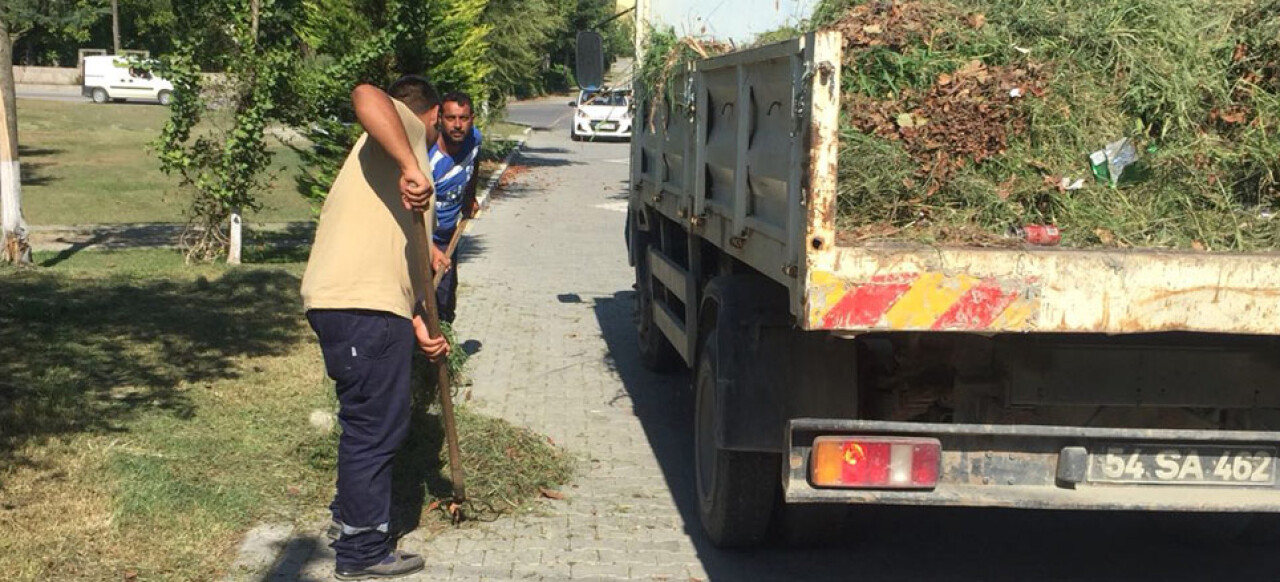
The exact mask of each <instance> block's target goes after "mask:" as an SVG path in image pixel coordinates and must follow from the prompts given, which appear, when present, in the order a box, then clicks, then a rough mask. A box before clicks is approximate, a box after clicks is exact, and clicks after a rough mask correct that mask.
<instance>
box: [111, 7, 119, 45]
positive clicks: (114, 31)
mask: <svg viewBox="0 0 1280 582" xmlns="http://www.w3.org/2000/svg"><path fill="white" fill-rule="evenodd" d="M111 41H112V43H113V44H114V45H115V52H112V53H111V54H113V55H118V54H120V0H111Z"/></svg>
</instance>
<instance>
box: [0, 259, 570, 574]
mask: <svg viewBox="0 0 1280 582" xmlns="http://www.w3.org/2000/svg"><path fill="white" fill-rule="evenodd" d="M277 258H283V260H285V261H287V260H288V258H287V256H281V257H277ZM35 262H36V263H37V264H50V265H53V266H50V267H44V268H33V269H13V268H8V267H0V572H4V573H5V575H4V579H5V580H133V579H137V580H216V579H219V578H220V577H221V575H222V574H223V573H225V572H226V569H227V567H228V566H229V565H230V563H231V562H232V560H233V559H234V557H235V549H236V547H237V545H238V544H239V542H240V538H241V536H242V535H243V534H244V532H245V531H247V530H248V529H249V528H251V527H253V526H254V525H256V524H258V523H263V522H272V523H280V522H285V523H289V522H299V523H305V524H308V525H314V524H316V523H319V522H320V521H321V520H322V519H323V518H324V517H323V516H324V508H325V507H326V506H327V504H328V500H329V498H330V496H331V495H332V487H333V483H334V477H335V475H334V470H335V469H334V462H335V457H336V439H337V435H336V433H331V432H324V431H322V430H318V429H317V428H315V427H313V426H312V424H311V422H310V418H311V417H312V415H313V414H314V413H315V412H316V411H320V412H322V413H323V412H327V411H332V410H334V408H335V400H334V397H333V395H332V393H333V388H332V384H331V382H330V381H329V380H328V379H327V378H326V377H325V373H324V366H323V363H322V360H321V357H320V350H319V348H318V346H317V345H316V341H315V336H314V334H313V333H312V332H311V330H310V329H309V328H308V326H307V324H306V321H305V319H304V318H303V316H302V306H301V301H300V299H299V296H298V286H299V279H300V277H301V273H302V270H303V266H304V265H303V264H302V263H298V262H281V263H277V264H273V265H269V266H245V267H234V268H233V267H228V266H226V265H217V264H215V265H193V266H188V265H184V263H183V260H182V255H181V254H180V253H178V252H176V251H166V250H137V251H120V252H98V251H84V252H79V253H74V254H70V255H61V256H59V255H55V254H53V253H37V254H36V257H35ZM423 372H425V369H420V370H419V378H420V381H419V382H417V383H416V384H415V386H416V389H415V402H414V407H413V414H412V428H411V430H410V436H409V439H408V441H407V442H406V445H405V449H404V450H403V451H402V454H401V457H400V459H401V461H400V462H398V463H397V467H396V473H395V476H394V478H395V480H396V485H395V487H396V492H397V499H396V511H397V514H396V515H397V517H396V522H397V523H401V524H406V525H408V526H414V525H417V526H418V527H420V528H425V530H426V531H428V532H430V531H433V530H435V529H437V528H443V527H448V525H447V522H446V521H444V520H443V519H442V518H441V516H439V515H438V514H437V513H434V512H431V511H429V510H428V509H426V508H428V507H430V504H431V502H432V501H433V500H436V499H441V498H447V497H448V496H449V495H450V488H449V483H448V480H447V475H448V469H447V467H446V466H445V462H444V461H443V460H442V458H441V457H442V456H444V455H443V447H442V446H441V442H442V436H441V435H442V431H441V424H440V422H439V417H438V415H436V414H435V413H434V412H431V409H430V408H429V407H430V405H431V403H432V402H434V401H435V394H434V391H433V390H432V389H431V388H430V385H429V384H427V383H426V381H425V378H426V375H425V374H424V373H423ZM460 400H461V399H460ZM458 425H459V431H460V432H461V434H462V444H463V461H464V468H465V469H466V470H467V485H468V491H469V493H470V498H471V499H473V500H476V502H477V506H476V507H475V508H472V509H471V510H469V514H470V515H471V517H473V518H493V517H496V516H495V515H493V513H492V511H494V510H496V511H498V512H508V511H513V510H516V509H518V505H519V504H521V503H523V502H524V501H526V500H528V499H530V498H532V497H534V496H536V495H538V490H539V488H542V487H548V488H555V487H557V486H558V485H559V484H561V483H563V482H564V481H565V480H566V479H568V477H569V471H570V460H569V459H568V458H567V457H566V456H564V455H563V454H562V453H560V452H558V451H556V450H555V449H553V448H552V447H550V446H549V445H548V444H547V440H546V439H545V437H542V436H540V435H535V434H531V433H529V432H528V431H525V430H522V429H518V428H516V427H513V426H511V425H509V424H507V423H505V422H502V421H499V420H495V419H490V418H485V417H483V416H480V415H478V414H475V413H473V412H470V411H468V410H467V409H466V407H465V406H460V407H459V420H458ZM509 502H514V503H516V504H517V506H514V507H513V506H511V505H508V503H509ZM486 512H488V513H486Z"/></svg>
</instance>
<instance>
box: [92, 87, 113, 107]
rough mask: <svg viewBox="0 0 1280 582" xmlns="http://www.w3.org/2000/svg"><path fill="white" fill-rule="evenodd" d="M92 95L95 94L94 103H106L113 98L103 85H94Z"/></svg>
mask: <svg viewBox="0 0 1280 582" xmlns="http://www.w3.org/2000/svg"><path fill="white" fill-rule="evenodd" d="M90 95H92V96H93V102H94V103H106V102H107V101H110V100H111V96H110V95H107V90H106V89H103V88H102V87H94V88H93V92H92V93H90Z"/></svg>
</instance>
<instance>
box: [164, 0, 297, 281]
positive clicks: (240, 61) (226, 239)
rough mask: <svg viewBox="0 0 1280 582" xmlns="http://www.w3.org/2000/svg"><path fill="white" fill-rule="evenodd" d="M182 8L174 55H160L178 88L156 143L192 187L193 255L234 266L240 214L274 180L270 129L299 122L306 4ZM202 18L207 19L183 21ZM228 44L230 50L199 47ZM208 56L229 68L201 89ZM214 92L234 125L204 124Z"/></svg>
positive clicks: (199, 2)
mask: <svg viewBox="0 0 1280 582" xmlns="http://www.w3.org/2000/svg"><path fill="white" fill-rule="evenodd" d="M175 12H176V13H177V15H178V16H179V20H180V21H185V22H187V24H185V25H184V26H183V30H182V34H181V35H179V36H178V37H177V38H176V39H175V51H174V52H173V53H172V54H171V55H168V56H166V57H165V58H164V59H163V61H162V62H163V65H162V67H163V71H162V72H163V73H164V75H165V76H166V77H167V78H168V79H169V80H170V81H172V82H173V84H174V89H175V91H174V101H173V105H172V114H171V115H170V118H169V121H168V122H167V123H166V124H165V127H164V130H163V132H162V134H161V137H160V139H159V140H158V141H157V146H158V150H159V156H160V162H161V168H162V169H163V170H164V171H165V172H166V173H170V174H176V175H178V176H179V178H180V182H181V184H182V185H183V186H185V187H187V188H188V189H189V190H190V191H191V193H192V204H191V220H192V224H191V227H192V228H190V229H188V233H189V236H188V237H187V239H186V241H184V242H185V245H186V248H187V258H188V260H195V261H209V260H213V259H215V258H217V257H219V256H223V255H226V256H227V261H228V262H229V263H233V264H234V263H238V262H239V260H240V256H239V254H240V248H239V221H240V214H241V213H242V212H243V211H245V210H256V209H258V208H259V207H260V204H259V202H258V200H257V195H258V194H259V193H260V192H261V191H262V190H263V189H264V188H266V187H267V186H269V185H270V182H271V179H272V177H271V176H269V175H268V174H267V168H268V166H269V165H270V163H271V152H270V151H269V150H268V149H267V143H266V130H267V127H268V126H269V125H271V124H273V123H280V122H284V123H293V122H297V120H298V119H299V117H298V116H299V114H300V110H299V109H297V108H295V107H292V106H291V105H290V104H291V103H293V102H294V101H295V91H294V87H293V85H292V81H293V79H295V74H294V73H295V70H296V69H297V68H298V65H299V62H300V59H301V51H300V45H299V41H298V39H299V35H298V34H297V30H296V29H295V25H296V23H297V22H298V16H299V15H300V13H301V6H300V5H299V4H298V3H295V2H289V1H287V0H225V1H224V0H219V1H216V2H215V1H208V0H183V1H181V2H178V3H175ZM196 14H199V15H200V16H201V18H200V19H198V20H197V19H192V20H185V18H186V17H187V16H188V15H190V16H194V15H196ZM219 36H221V38H218V37H219ZM222 46H229V47H231V50H228V51H225V52H217V53H212V54H210V53H202V52H201V51H207V50H209V49H210V48H216V47H222ZM202 57H203V58H205V59H209V60H212V61H213V62H215V63H217V64H219V65H221V69H222V71H223V74H224V80H223V82H222V83H221V86H217V87H211V88H206V87H204V86H203V85H204V83H203V82H202V77H201V75H200V67H199V66H198V64H197V61H198V60H200V59H201V58H202ZM206 90H207V92H206ZM207 95H216V96H217V97H218V99H219V101H220V102H221V103H222V104H223V107H222V108H223V109H225V110H226V111H229V112H230V116H231V119H230V121H229V123H226V124H225V125H223V124H221V123H214V124H209V126H210V127H209V128H208V129H197V126H198V125H199V124H200V122H201V120H202V119H204V117H205V115H206V113H207V112H208V109H207V107H206V98H207Z"/></svg>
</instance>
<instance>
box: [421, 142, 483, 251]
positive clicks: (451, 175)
mask: <svg viewBox="0 0 1280 582" xmlns="http://www.w3.org/2000/svg"><path fill="white" fill-rule="evenodd" d="M479 155H480V130H479V129H477V128H475V127H472V128H471V135H468V136H467V137H466V139H464V140H462V150H461V151H460V152H459V153H458V155H457V156H456V157H455V156H451V155H449V152H446V151H444V150H442V149H440V145H439V143H434V144H431V149H430V151H429V152H428V154H427V156H428V158H429V159H430V160H431V178H432V180H434V181H435V183H436V228H435V239H436V242H438V243H441V244H446V243H448V242H449V239H448V235H450V234H452V233H453V229H454V228H456V227H457V226H458V220H459V219H460V218H461V217H462V211H463V208H462V202H463V199H464V198H466V194H467V184H469V183H471V177H472V176H474V175H475V173H476V158H477V157H478V156H479ZM441 235H445V236H444V237H441Z"/></svg>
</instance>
